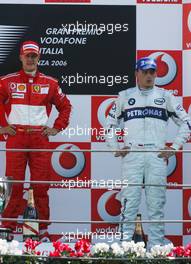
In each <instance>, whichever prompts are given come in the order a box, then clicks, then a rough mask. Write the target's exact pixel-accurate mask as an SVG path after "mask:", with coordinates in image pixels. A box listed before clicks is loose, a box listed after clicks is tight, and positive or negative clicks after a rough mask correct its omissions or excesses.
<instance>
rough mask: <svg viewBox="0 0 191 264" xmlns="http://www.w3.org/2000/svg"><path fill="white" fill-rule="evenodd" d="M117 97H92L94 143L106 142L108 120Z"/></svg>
mask: <svg viewBox="0 0 191 264" xmlns="http://www.w3.org/2000/svg"><path fill="white" fill-rule="evenodd" d="M115 99H116V97H108V96H92V104H91V105H92V109H91V113H92V124H91V127H92V135H91V136H92V139H91V140H92V142H104V141H105V130H104V128H105V125H106V123H105V122H106V118H107V115H108V113H109V111H110V110H111V108H112V105H113V103H114V101H115Z"/></svg>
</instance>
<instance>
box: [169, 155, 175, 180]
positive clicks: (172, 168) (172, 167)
mask: <svg viewBox="0 0 191 264" xmlns="http://www.w3.org/2000/svg"><path fill="white" fill-rule="evenodd" d="M176 167H177V158H176V155H173V156H171V157H170V158H169V159H168V166H167V177H168V176H170V175H172V174H173V172H174V171H175V170H176Z"/></svg>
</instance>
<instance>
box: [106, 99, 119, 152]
mask: <svg viewBox="0 0 191 264" xmlns="http://www.w3.org/2000/svg"><path fill="white" fill-rule="evenodd" d="M120 116H121V107H120V99H119V97H118V99H116V100H115V102H114V103H113V106H112V108H111V110H110V112H109V114H108V116H107V119H106V127H105V132H106V133H105V139H106V142H107V145H108V146H109V147H110V148H111V149H119V143H118V140H117V135H116V131H118V129H120V121H119V120H120Z"/></svg>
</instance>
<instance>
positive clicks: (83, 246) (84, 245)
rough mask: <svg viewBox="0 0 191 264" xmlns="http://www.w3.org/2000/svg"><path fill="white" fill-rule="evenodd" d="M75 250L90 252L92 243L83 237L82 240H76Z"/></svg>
mask: <svg viewBox="0 0 191 264" xmlns="http://www.w3.org/2000/svg"><path fill="white" fill-rule="evenodd" d="M75 250H76V251H77V252H78V251H82V252H83V253H89V252H90V243H89V242H88V241H87V240H85V239H81V240H79V241H77V242H76V244H75Z"/></svg>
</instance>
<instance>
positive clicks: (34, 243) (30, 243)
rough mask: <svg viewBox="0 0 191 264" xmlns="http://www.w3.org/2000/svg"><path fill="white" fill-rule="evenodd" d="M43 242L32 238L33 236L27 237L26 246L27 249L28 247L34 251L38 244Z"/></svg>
mask: <svg viewBox="0 0 191 264" xmlns="http://www.w3.org/2000/svg"><path fill="white" fill-rule="evenodd" d="M40 244H41V242H39V241H36V240H32V239H31V238H27V239H26V240H25V247H26V249H27V251H29V250H30V251H34V250H35V248H36V247H37V246H38V245H40Z"/></svg>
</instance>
